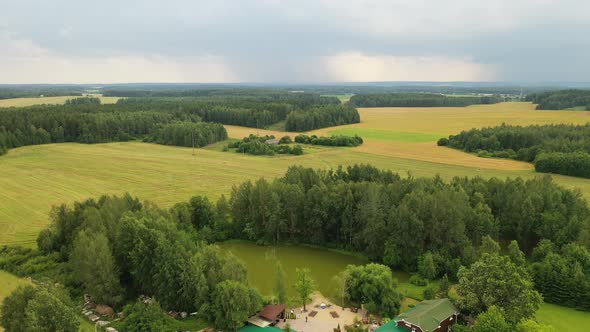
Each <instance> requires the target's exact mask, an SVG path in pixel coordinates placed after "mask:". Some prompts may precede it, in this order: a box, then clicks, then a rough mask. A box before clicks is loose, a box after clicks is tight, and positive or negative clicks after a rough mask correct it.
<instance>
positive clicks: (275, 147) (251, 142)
mask: <svg viewBox="0 0 590 332" xmlns="http://www.w3.org/2000/svg"><path fill="white" fill-rule="evenodd" d="M274 139H275V137H274V136H273V135H265V136H258V135H253V134H250V136H248V137H244V138H243V139H242V140H240V141H235V142H232V143H229V144H228V145H227V148H228V149H236V152H237V153H247V154H252V155H255V156H261V155H267V156H274V155H275V154H292V155H296V156H299V155H302V154H303V149H302V148H301V146H299V145H295V146H289V145H288V144H289V143H291V139H290V138H289V136H285V137H283V138H281V140H279V144H268V143H266V142H267V141H268V140H274Z"/></svg>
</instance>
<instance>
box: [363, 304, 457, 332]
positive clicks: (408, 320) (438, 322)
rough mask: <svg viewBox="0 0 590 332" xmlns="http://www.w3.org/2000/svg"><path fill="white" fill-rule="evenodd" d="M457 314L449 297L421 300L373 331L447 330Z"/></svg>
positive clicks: (416, 331) (454, 321)
mask: <svg viewBox="0 0 590 332" xmlns="http://www.w3.org/2000/svg"><path fill="white" fill-rule="evenodd" d="M458 315H459V310H457V308H456V307H455V306H454V305H453V303H451V301H450V300H449V299H439V300H428V301H422V302H420V303H418V304H417V305H416V306H415V307H414V308H411V309H409V310H408V311H406V312H404V313H403V314H401V315H399V316H397V317H396V318H394V319H393V320H391V321H390V322H389V323H387V324H385V325H383V326H381V327H379V328H377V329H376V330H375V332H406V331H411V332H448V331H449V327H450V326H451V325H453V324H455V323H456V322H457V317H458Z"/></svg>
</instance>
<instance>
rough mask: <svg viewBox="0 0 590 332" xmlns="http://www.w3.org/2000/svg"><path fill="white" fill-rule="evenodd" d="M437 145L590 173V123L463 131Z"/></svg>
mask: <svg viewBox="0 0 590 332" xmlns="http://www.w3.org/2000/svg"><path fill="white" fill-rule="evenodd" d="M438 145H442V146H447V145H448V146H450V147H452V148H456V149H461V150H464V151H467V152H477V153H478V154H480V155H481V156H490V157H498V158H511V159H516V160H522V161H527V162H533V163H534V164H535V168H536V170H537V171H539V172H546V173H557V174H564V175H571V176H579V177H590V173H589V171H588V169H589V168H590V124H586V125H533V126H526V127H521V126H511V125H506V124H502V125H501V126H497V127H486V128H482V129H471V130H467V131H462V132H461V133H460V134H458V135H451V136H449V138H448V139H447V138H441V139H440V140H439V141H438Z"/></svg>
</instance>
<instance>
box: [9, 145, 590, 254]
mask: <svg viewBox="0 0 590 332" xmlns="http://www.w3.org/2000/svg"><path fill="white" fill-rule="evenodd" d="M355 163H371V164H373V165H375V166H377V167H380V168H386V169H391V170H394V171H396V172H400V173H401V174H404V175H405V174H406V173H407V172H411V173H412V175H414V176H433V175H435V174H440V175H441V176H442V177H444V178H447V179H449V178H452V177H455V176H482V177H493V176H495V177H501V178H504V177H507V176H509V177H516V176H522V177H525V178H532V177H535V176H539V174H538V173H534V172H533V171H531V170H521V171H505V170H485V171H483V170H481V169H478V168H474V167H465V166H457V165H449V164H439V163H433V162H425V161H420V160H411V159H403V158H396V157H391V156H383V155H376V154H369V153H365V152H360V151H356V150H353V149H350V148H319V149H317V150H316V151H315V152H313V153H307V154H304V155H303V156H273V157H263V156H250V155H243V154H239V153H235V152H220V151H218V148H211V149H197V150H196V154H195V156H193V155H192V149H191V148H182V147H170V146H162V145H156V144H147V143H138V142H126V143H109V144H95V145H85V144H76V143H64V144H49V145H37V146H28V147H22V148H18V149H13V150H10V151H9V152H8V154H7V155H5V156H2V157H0V174H2V176H1V177H0V244H22V245H27V246H33V245H34V243H35V238H36V236H37V234H38V232H39V231H40V230H41V229H43V228H44V227H46V226H47V224H48V223H49V219H48V215H49V211H50V208H51V206H53V205H57V204H61V203H72V202H74V201H77V200H82V199H85V198H89V197H96V196H98V195H101V194H122V193H124V192H130V193H131V194H133V195H137V196H138V197H140V198H141V199H145V200H150V201H153V202H155V203H157V204H159V205H161V206H163V207H169V206H172V205H173V204H175V203H177V202H180V201H183V200H187V199H188V198H190V197H191V196H193V195H207V196H209V197H210V198H212V199H215V198H216V197H219V196H220V195H221V194H229V192H230V191H231V187H232V186H233V185H234V184H238V183H240V182H242V181H245V180H248V179H257V178H259V177H267V178H274V177H277V176H281V175H283V174H284V172H285V171H286V170H287V168H288V167H289V166H290V165H294V164H300V165H304V166H308V167H314V168H331V167H337V166H338V165H351V164H355ZM555 179H556V181H558V182H559V183H561V184H563V185H565V186H567V187H577V188H580V190H582V191H583V192H584V193H585V194H586V197H590V180H584V179H579V178H571V177H565V176H555Z"/></svg>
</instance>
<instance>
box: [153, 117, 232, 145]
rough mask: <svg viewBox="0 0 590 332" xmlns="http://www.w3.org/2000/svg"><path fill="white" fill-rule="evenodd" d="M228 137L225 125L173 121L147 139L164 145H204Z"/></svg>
mask: <svg viewBox="0 0 590 332" xmlns="http://www.w3.org/2000/svg"><path fill="white" fill-rule="evenodd" d="M226 139H227V131H226V130H225V127H223V125H221V124H219V123H209V122H173V123H169V124H165V125H163V126H162V127H161V128H158V129H157V130H156V131H155V132H154V133H152V134H151V135H149V136H148V137H146V139H145V140H146V141H148V142H154V143H158V144H164V145H175V146H194V147H203V146H205V145H209V144H212V143H215V142H219V141H223V140H226Z"/></svg>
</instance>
